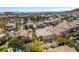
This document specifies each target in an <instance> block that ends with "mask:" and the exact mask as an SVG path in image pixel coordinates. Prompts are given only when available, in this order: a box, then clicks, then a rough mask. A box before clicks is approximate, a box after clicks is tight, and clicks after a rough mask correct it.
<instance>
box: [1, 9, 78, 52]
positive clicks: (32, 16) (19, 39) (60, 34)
mask: <svg viewBox="0 0 79 59" xmlns="http://www.w3.org/2000/svg"><path fill="white" fill-rule="evenodd" d="M72 12H73V13H72ZM78 37H79V9H78V10H77V9H75V10H71V11H66V12H40V13H38V12H37V13H34V12H33V13H23V12H22V13H15V12H4V13H2V14H0V51H1V52H2V51H6V52H42V51H43V52H56V51H58V52H60V51H61V52H62V51H64V52H71V51H73V52H77V51H79V38H78ZM75 47H76V48H75ZM63 49H64V50H63Z"/></svg>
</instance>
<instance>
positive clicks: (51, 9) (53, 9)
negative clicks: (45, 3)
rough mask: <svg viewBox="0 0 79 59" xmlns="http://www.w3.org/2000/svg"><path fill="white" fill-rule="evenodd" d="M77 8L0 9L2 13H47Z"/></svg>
mask: <svg viewBox="0 0 79 59" xmlns="http://www.w3.org/2000/svg"><path fill="white" fill-rule="evenodd" d="M73 9H75V8H70V7H66V8H65V7H0V12H46V11H68V10H73Z"/></svg>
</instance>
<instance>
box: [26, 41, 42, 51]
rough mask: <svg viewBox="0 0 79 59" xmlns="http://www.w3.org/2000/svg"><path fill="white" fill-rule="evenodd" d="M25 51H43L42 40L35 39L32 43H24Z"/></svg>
mask: <svg viewBox="0 0 79 59" xmlns="http://www.w3.org/2000/svg"><path fill="white" fill-rule="evenodd" d="M26 51H28V52H30V51H31V52H41V51H43V46H42V42H41V41H38V40H35V41H34V42H32V43H29V44H27V45H26Z"/></svg>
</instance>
